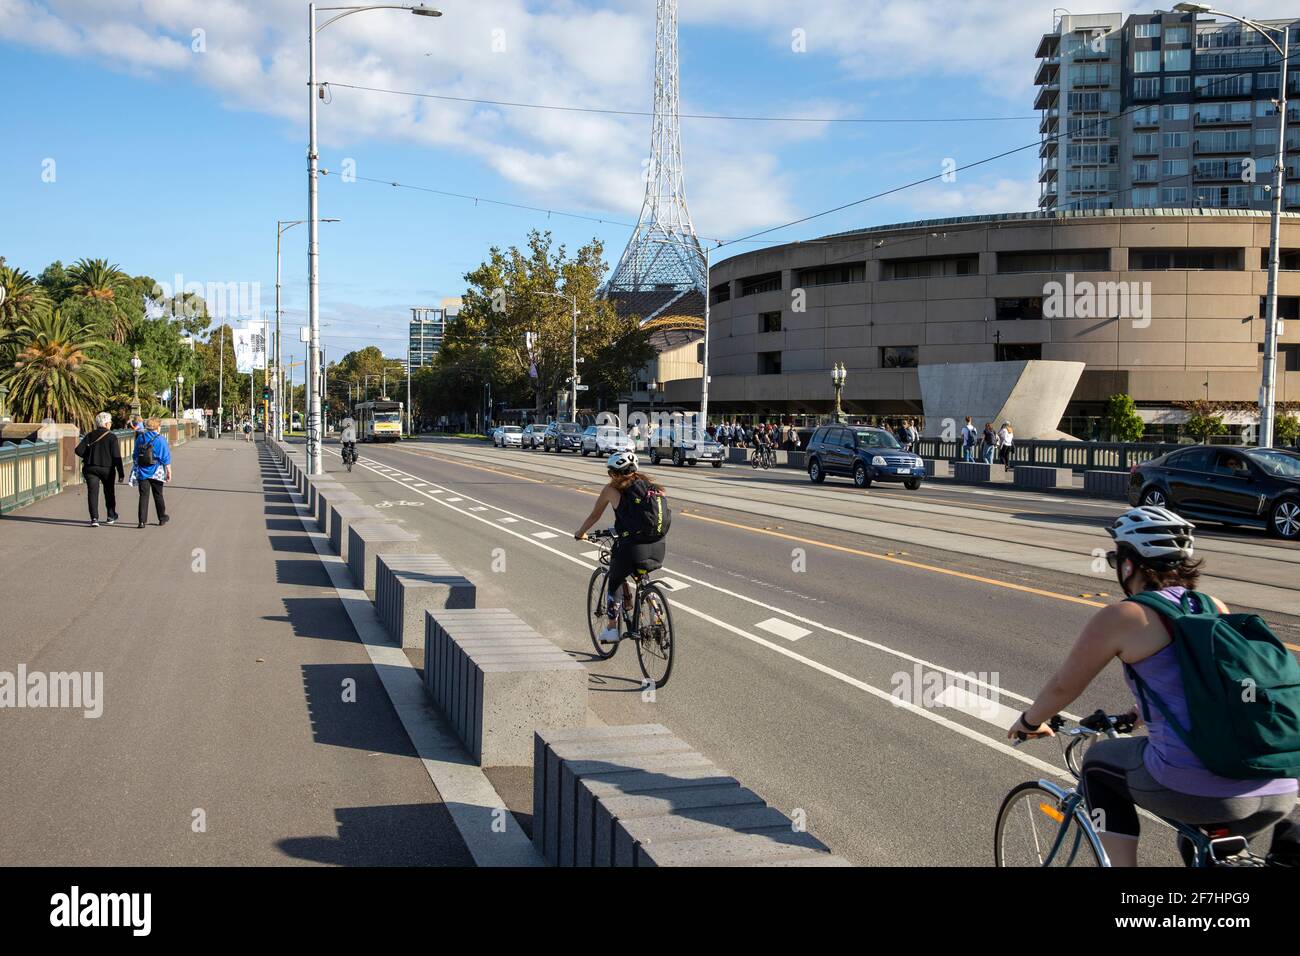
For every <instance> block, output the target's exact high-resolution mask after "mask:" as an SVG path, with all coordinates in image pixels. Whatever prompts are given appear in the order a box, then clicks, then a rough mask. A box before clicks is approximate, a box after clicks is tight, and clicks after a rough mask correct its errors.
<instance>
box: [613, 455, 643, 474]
mask: <svg viewBox="0 0 1300 956" xmlns="http://www.w3.org/2000/svg"><path fill="white" fill-rule="evenodd" d="M638 464H640V462H638V461H637V458H636V455H634V454H632V452H630V451H620V452H615V453H614V454H612V455H610V456H609V461H607V462H605V467H606V468H607V469H609V470H610V471H612V472H613V473H614V474H616V475H630V474H632V472H634V471H636V469H637V465H638Z"/></svg>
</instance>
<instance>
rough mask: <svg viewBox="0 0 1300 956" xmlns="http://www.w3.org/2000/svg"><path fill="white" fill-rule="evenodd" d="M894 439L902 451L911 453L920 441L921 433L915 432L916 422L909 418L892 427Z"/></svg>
mask: <svg viewBox="0 0 1300 956" xmlns="http://www.w3.org/2000/svg"><path fill="white" fill-rule="evenodd" d="M894 437H895V438H897V439H898V443H899V444H900V445H902V446H903V450H904V451H911V450H912V449H913V447H914V446H915V445H916V443H917V442H918V441H920V439H921V433H920V432H919V431H917V430H916V422H914V421H912V420H911V419H910V418H905V419H903V421H901V422H899V423H898V424H896V425H895V426H894Z"/></svg>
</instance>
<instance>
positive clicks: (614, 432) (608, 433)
mask: <svg viewBox="0 0 1300 956" xmlns="http://www.w3.org/2000/svg"><path fill="white" fill-rule="evenodd" d="M597 434H598V435H600V437H601V438H626V437H627V434H626V433H625V432H624V431H623V429H621V428H602V429H600V431H599V432H597Z"/></svg>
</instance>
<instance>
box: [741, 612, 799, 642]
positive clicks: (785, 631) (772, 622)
mask: <svg viewBox="0 0 1300 956" xmlns="http://www.w3.org/2000/svg"><path fill="white" fill-rule="evenodd" d="M754 626H755V627H757V628H759V629H761V630H764V631H767V633H769V634H775V635H776V636H777V637H784V638H785V639H786V640H787V641H800V640H803V639H804V638H805V637H807V636H808V635H809V634H811V633H812V631H810V630H808V628H806V627H799V626H798V625H796V624H791V623H790V622H789V621H783V620H781V619H780V618H779V617H770V618H768V619H767V620H766V621H760V622H759V623H757V624H755V625H754Z"/></svg>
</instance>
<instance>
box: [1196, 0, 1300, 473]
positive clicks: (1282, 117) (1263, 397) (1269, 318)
mask: <svg viewBox="0 0 1300 956" xmlns="http://www.w3.org/2000/svg"><path fill="white" fill-rule="evenodd" d="M1174 9H1175V10H1177V11H1179V12H1180V13H1190V14H1193V17H1192V19H1193V21H1195V19H1196V15H1197V14H1206V15H1208V16H1215V17H1223V18H1224V19H1227V20H1235V21H1237V22H1238V23H1240V24H1241V25H1242V26H1246V27H1250V28H1251V29H1252V30H1254V31H1256V32H1257V33H1258V34H1259V35H1260V36H1262V37H1263V38H1264V39H1265V40H1267V41H1268V42H1269V43H1270V44H1271V45H1272V47H1273V49H1275V50H1277V52H1278V55H1279V56H1280V57H1281V58H1282V61H1281V64H1280V69H1281V71H1282V79H1281V81H1280V82H1279V83H1278V98H1277V99H1276V100H1275V101H1274V102H1275V103H1277V108H1278V119H1277V158H1276V159H1275V160H1274V162H1273V186H1272V189H1273V196H1272V199H1273V213H1272V222H1271V224H1270V226H1271V227H1270V230H1269V253H1268V295H1267V301H1268V307H1267V310H1266V317H1265V320H1264V374H1263V380H1262V381H1261V382H1260V387H1259V447H1260V448H1271V447H1272V446H1273V425H1274V421H1275V414H1274V413H1275V404H1276V400H1277V325H1278V322H1277V283H1278V269H1279V268H1280V259H1279V257H1280V255H1281V249H1280V246H1281V244H1282V204H1283V202H1284V198H1283V194H1284V193H1285V192H1286V110H1287V95H1286V92H1287V90H1286V81H1287V60H1288V58H1289V56H1290V49H1291V27H1290V25H1287V26H1283V27H1270V26H1265V25H1264V24H1262V23H1259V22H1257V21H1255V20H1248V19H1246V18H1245V17H1238V16H1234V15H1232V14H1231V13H1224V12H1223V11H1222V10H1216V9H1214V8H1213V7H1211V6H1210V5H1209V4H1208V3H1178V4H1175V5H1174ZM1194 32H1195V26H1194V25H1193V33H1194ZM1270 33H1281V34H1282V42H1281V43H1278V42H1277V41H1276V40H1275V39H1273V37H1271V36H1269V34H1270Z"/></svg>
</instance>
